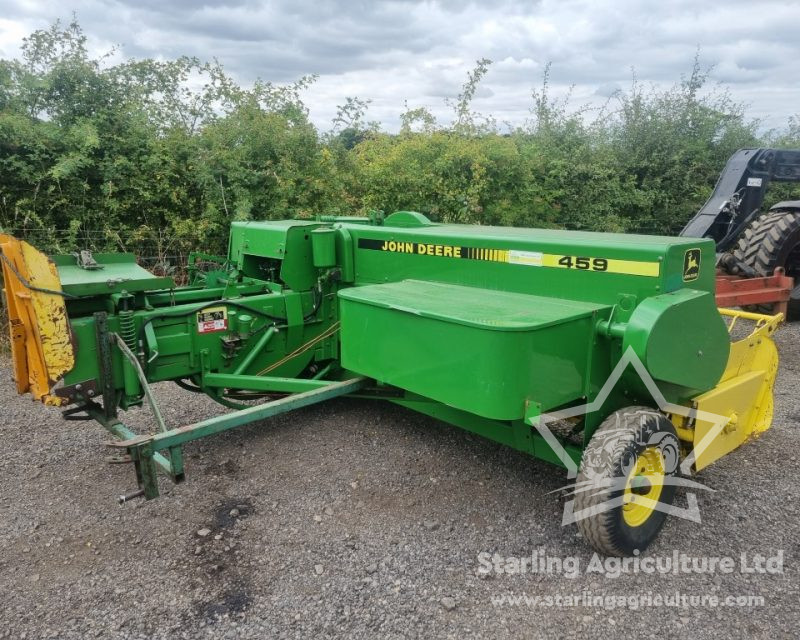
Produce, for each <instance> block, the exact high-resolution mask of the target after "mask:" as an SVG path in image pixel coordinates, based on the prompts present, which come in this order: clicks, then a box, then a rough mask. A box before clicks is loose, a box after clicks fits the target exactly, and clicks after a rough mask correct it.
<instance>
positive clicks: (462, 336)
mask: <svg viewBox="0 0 800 640" xmlns="http://www.w3.org/2000/svg"><path fill="white" fill-rule="evenodd" d="M339 298H340V300H341V321H342V330H341V343H342V355H341V358H342V366H344V367H345V368H346V369H348V370H351V371H357V372H359V373H362V374H364V375H368V376H370V377H372V378H375V379H376V380H379V381H380V382H384V383H387V384H391V385H394V386H397V387H400V388H402V389H407V390H408V391H412V392H414V393H418V394H421V395H424V396H426V397H428V398H431V399H434V400H438V401H439V402H443V403H445V404H447V405H450V406H453V407H457V408H459V409H462V410H465V411H468V412H470V413H474V414H476V415H479V416H482V417H485V418H492V419H496V420H514V419H522V418H523V416H524V413H525V406H526V402H527V401H529V400H535V401H536V402H537V403H539V404H540V405H541V407H542V408H543V409H544V410H549V409H552V408H554V407H557V406H560V405H562V404H564V403H566V402H570V401H572V400H574V399H575V398H576V397H580V396H582V395H583V394H584V392H585V384H586V378H585V375H584V372H585V371H586V370H587V361H588V358H589V355H590V354H589V350H588V349H587V348H586V345H587V344H590V343H591V342H592V340H593V339H594V327H595V323H596V321H597V320H598V319H600V318H606V317H608V315H609V314H610V312H611V308H610V307H609V306H603V305H599V304H595V303H587V302H573V301H568V300H554V299H552V298H544V297H541V296H527V295H523V294H518V293H508V292H505V291H492V290H490V289H479V288H477V287H465V286H460V285H452V284H442V283H436V282H426V281H420V280H404V281H401V282H397V283H391V284H383V285H371V286H365V287H355V288H352V289H347V290H345V291H342V292H340V293H339Z"/></svg>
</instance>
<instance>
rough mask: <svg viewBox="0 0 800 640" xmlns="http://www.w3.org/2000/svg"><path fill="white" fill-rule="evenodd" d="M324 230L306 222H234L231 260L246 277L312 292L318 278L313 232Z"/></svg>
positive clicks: (316, 223) (318, 225)
mask: <svg viewBox="0 0 800 640" xmlns="http://www.w3.org/2000/svg"><path fill="white" fill-rule="evenodd" d="M320 226H322V225H321V224H320V223H318V222H309V221H303V220H275V221H264V222H234V223H232V224H231V240H230V256H229V257H230V260H231V262H233V263H234V264H235V265H236V268H237V269H239V270H240V271H241V272H242V273H243V274H244V275H245V276H248V277H250V278H257V279H259V280H268V281H271V282H281V283H283V284H285V285H286V286H287V287H288V288H290V289H293V290H294V291H303V290H307V289H310V288H311V287H312V286H313V285H314V283H315V281H316V277H317V272H316V269H315V268H314V262H313V250H312V245H311V232H312V231H313V230H314V229H316V228H317V227H320Z"/></svg>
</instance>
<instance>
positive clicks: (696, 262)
mask: <svg viewBox="0 0 800 640" xmlns="http://www.w3.org/2000/svg"><path fill="white" fill-rule="evenodd" d="M699 275H700V249H689V250H688V251H687V252H686V253H685V254H684V256H683V281H684V282H689V281H690V280H697V276H699Z"/></svg>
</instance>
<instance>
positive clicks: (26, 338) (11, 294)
mask: <svg viewBox="0 0 800 640" xmlns="http://www.w3.org/2000/svg"><path fill="white" fill-rule="evenodd" d="M0 247H1V248H2V250H3V256H4V260H3V267H2V268H3V280H4V283H5V289H4V291H5V295H6V302H7V306H8V310H9V324H10V327H11V341H12V355H13V358H14V377H15V379H16V381H17V390H18V391H19V392H20V393H24V392H25V391H30V392H31V394H32V395H33V397H34V398H36V399H37V400H42V401H43V402H45V403H47V404H60V403H61V400H60V399H59V398H57V397H54V396H50V395H49V393H50V389H51V388H52V386H53V385H54V384H55V383H56V382H57V381H58V380H60V379H61V378H62V377H63V376H64V374H65V373H67V372H68V371H70V370H71V369H72V368H73V366H74V365H75V354H74V349H73V346H72V340H71V333H70V328H69V321H68V319H67V310H66V305H65V303H64V298H63V297H62V296H60V295H58V294H57V293H46V292H44V291H36V290H35V289H47V290H50V291H55V292H57V291H61V282H60V280H59V278H58V270H57V269H56V266H55V265H54V264H53V263H52V262H51V261H50V260H49V259H48V258H47V256H45V255H44V254H43V253H41V252H39V251H37V250H36V249H34V248H33V247H32V246H31V245H29V244H28V243H27V242H24V241H21V240H17V239H16V238H14V237H12V236H8V235H3V234H0Z"/></svg>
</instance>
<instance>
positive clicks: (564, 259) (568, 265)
mask: <svg viewBox="0 0 800 640" xmlns="http://www.w3.org/2000/svg"><path fill="white" fill-rule="evenodd" d="M557 264H558V266H559V267H564V268H565V269H581V270H583V271H608V260H606V259H605V258H584V257H582V256H561V257H560V258H559V259H558V263H557Z"/></svg>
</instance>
